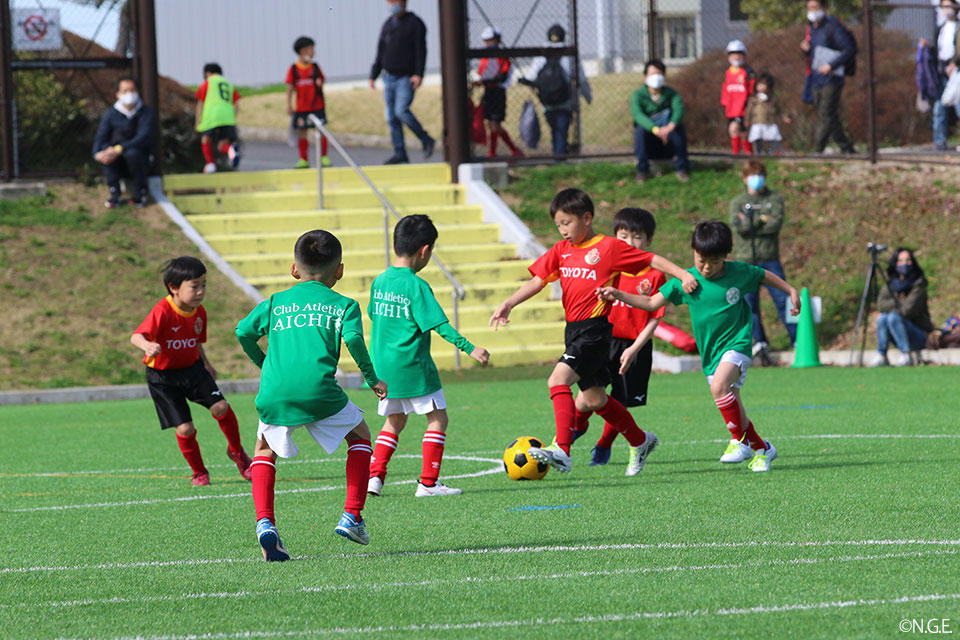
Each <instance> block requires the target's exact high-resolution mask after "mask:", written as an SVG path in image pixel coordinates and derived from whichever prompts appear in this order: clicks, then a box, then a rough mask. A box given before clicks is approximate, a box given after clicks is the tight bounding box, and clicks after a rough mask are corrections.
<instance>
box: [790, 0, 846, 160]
mask: <svg viewBox="0 0 960 640" xmlns="http://www.w3.org/2000/svg"><path fill="white" fill-rule="evenodd" d="M826 6H827V0H807V22H808V24H807V37H806V38H804V40H803V41H801V42H800V49H801V50H802V51H803V52H804V53H805V54H806V55H807V56H808V65H809V68H808V73H809V75H808V77H807V80H806V81H807V82H808V83H809V88H810V90H811V96H810V98H811V99H812V101H813V106H814V107H815V108H816V110H817V120H818V122H817V133H816V146H815V148H816V151H817V153H823V150H824V149H825V148H826V146H827V141H828V140H829V139H830V137H831V136H832V137H833V139H834V140H835V141H836V143H837V144H838V145H840V150H841V151H843V152H844V153H856V152H857V151H856V149H855V148H854V147H853V143H852V142H851V141H850V138H848V137H847V134H846V132H845V131H844V130H843V124H842V123H841V122H840V96H841V94H842V93H843V84H844V79H843V68H844V65H845V64H847V63H848V62H850V60H852V59H853V57H854V56H855V55H856V53H857V49H856V43H855V42H854V41H853V39H852V38H851V37H850V35H849V34H848V33H847V32H846V31H845V30H844V29H843V27H842V26H841V25H840V21H839V20H837V19H836V18H834V17H833V16H828V15H827V14H826V11H825V8H826ZM818 49H819V50H818ZM831 51H832V52H834V53H833V54H831V53H830V52H831ZM834 56H835V57H834ZM827 57H832V60H831V62H829V63H828V62H825V61H824V58H827ZM804 96H805V98H806V97H807V95H806V91H805V92H804Z"/></svg>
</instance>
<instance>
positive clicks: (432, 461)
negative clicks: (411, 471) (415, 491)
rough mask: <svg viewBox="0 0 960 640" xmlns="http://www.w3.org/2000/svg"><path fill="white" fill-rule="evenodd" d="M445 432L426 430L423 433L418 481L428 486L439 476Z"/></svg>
mask: <svg viewBox="0 0 960 640" xmlns="http://www.w3.org/2000/svg"><path fill="white" fill-rule="evenodd" d="M446 441H447V434H445V433H444V432H443V431H430V430H427V432H426V433H424V434H423V467H422V468H421V470H420V482H421V483H422V484H424V485H426V486H428V487H432V486H433V485H435V484H437V478H439V477H440V462H441V461H442V460H443V446H444V444H445V443H446Z"/></svg>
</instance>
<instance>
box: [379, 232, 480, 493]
mask: <svg viewBox="0 0 960 640" xmlns="http://www.w3.org/2000/svg"><path fill="white" fill-rule="evenodd" d="M436 241H437V228H436V227H435V226H433V222H432V221H431V220H430V218H429V217H427V216H425V215H412V216H406V217H405V218H403V219H402V220H400V222H398V223H397V226H396V227H395V228H394V230H393V250H394V252H395V253H396V254H397V257H396V259H395V260H394V261H393V266H391V267H388V268H387V270H386V271H384V272H383V273H382V274H380V275H379V276H377V278H376V279H375V280H374V281H373V284H372V285H371V286H370V304H369V305H368V306H367V315H369V316H370V319H371V322H372V323H373V325H372V328H371V330H370V343H371V344H372V345H373V360H374V362H376V363H377V369H378V370H379V371H380V374H381V375H383V377H384V380H386V382H387V384H388V385H389V387H390V393H389V395H386V396H381V397H380V405H379V406H378V407H377V413H379V414H380V415H381V416H386V417H387V419H386V421H385V422H384V424H383V430H382V431H380V435H378V436H377V443H376V448H375V449H374V450H373V458H372V459H371V461H370V481H369V484H368V485H367V492H368V493H370V494H371V495H374V496H379V495H380V493H381V492H382V491H383V480H384V478H385V477H386V476H387V463H389V462H390V456H392V455H393V452H394V451H396V449H397V439H398V438H399V436H400V432H401V431H403V428H404V427H405V426H406V424H407V416H408V415H410V414H411V413H415V414H417V415H426V416H427V430H426V433H424V434H423V467H422V470H421V473H420V481H419V483H418V484H417V491H416V494H415V495H416V497H418V498H425V497H431V496H449V495H456V494H458V493H461V491H460V489H454V488H453V487H448V486H446V485H444V484H443V483H442V482H438V480H437V478H439V477H440V463H441V461H442V459H443V447H444V444H445V443H446V431H447V424H448V422H449V420H448V419H447V409H446V407H447V403H446V400H445V398H444V395H443V389H442V388H441V386H440V375H439V374H438V373H437V366H436V365H435V364H434V362H433V358H431V357H430V332H431V331H436V332H437V333H438V334H439V335H440V337H442V338H443V339H444V340H446V341H447V342H449V343H451V344H453V345H454V346H456V347H457V348H458V349H460V350H461V351H463V352H464V353H467V354H470V357H471V358H473V359H474V360H476V361H477V362H479V363H480V364H486V363H487V360H489V358H490V354H489V353H488V352H487V350H486V349H484V348H483V347H474V346H473V345H472V344H470V342H469V341H468V340H467V339H466V338H464V337H463V336H461V335H460V333H459V332H458V331H457V330H456V329H454V328H453V327H451V326H450V323H449V322H448V321H447V316H446V314H445V313H444V312H443V309H442V308H441V307H440V303H438V302H437V299H436V298H435V297H434V296H433V290H432V289H431V288H430V285H429V284H427V282H426V280H424V279H423V278H421V277H420V276H418V275H417V272H418V271H420V270H421V269H423V268H424V267H425V266H427V264H428V263H429V262H430V256H431V255H432V253H433V245H434V244H435V243H436Z"/></svg>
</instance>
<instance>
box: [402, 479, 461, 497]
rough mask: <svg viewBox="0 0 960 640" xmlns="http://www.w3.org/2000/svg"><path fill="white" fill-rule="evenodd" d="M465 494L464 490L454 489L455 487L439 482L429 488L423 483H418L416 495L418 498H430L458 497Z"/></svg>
mask: <svg viewBox="0 0 960 640" xmlns="http://www.w3.org/2000/svg"><path fill="white" fill-rule="evenodd" d="M461 493H463V490H462V489H454V488H453V487H448V486H447V485H445V484H443V483H442V482H437V483H436V484H434V485H433V486H432V487H428V486H427V485H425V484H423V483H422V482H418V483H417V493H416V494H414V495H415V496H416V497H417V498H430V497H432V496H457V495H460V494H461Z"/></svg>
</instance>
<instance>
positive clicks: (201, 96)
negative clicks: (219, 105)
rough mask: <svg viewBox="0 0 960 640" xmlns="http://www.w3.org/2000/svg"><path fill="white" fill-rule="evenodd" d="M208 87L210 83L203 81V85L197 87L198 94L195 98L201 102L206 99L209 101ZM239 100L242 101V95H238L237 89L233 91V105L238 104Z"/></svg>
mask: <svg viewBox="0 0 960 640" xmlns="http://www.w3.org/2000/svg"><path fill="white" fill-rule="evenodd" d="M208 86H209V83H208V82H207V81H206V80H204V81H203V84H202V85H200V86H199V87H197V93H196V94H194V97H195V98H196V99H197V100H200V101H203V100H206V99H207V87H208ZM239 99H240V94H239V93H237V90H236V89H234V90H233V103H234V104H236V103H237V101H238V100H239Z"/></svg>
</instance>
